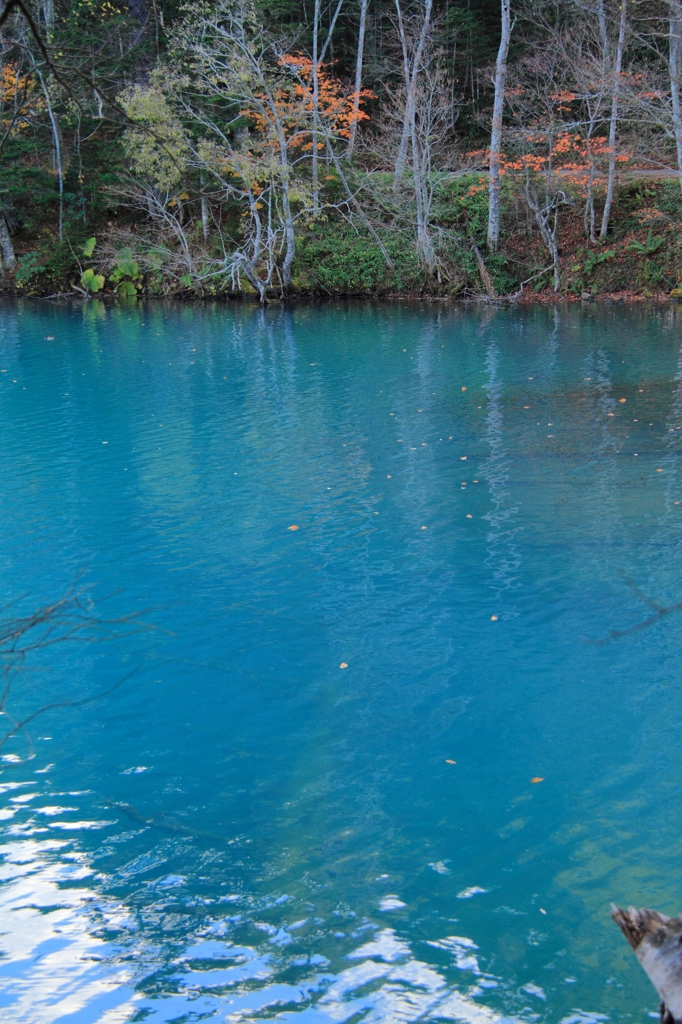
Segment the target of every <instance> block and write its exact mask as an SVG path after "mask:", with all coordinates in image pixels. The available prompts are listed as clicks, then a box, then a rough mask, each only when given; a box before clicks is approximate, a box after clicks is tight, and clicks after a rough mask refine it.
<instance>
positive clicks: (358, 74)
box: [348, 0, 368, 156]
mask: <svg viewBox="0 0 682 1024" xmlns="http://www.w3.org/2000/svg"><path fill="white" fill-rule="evenodd" d="M367 6H368V0H360V27H359V28H358V52H357V55H356V58H355V93H354V95H353V123H352V124H351V126H350V137H349V139H348V156H352V155H353V149H354V148H355V136H356V133H357V127H358V114H359V112H360V92H361V90H362V60H363V55H364V51H365V31H366V28H367Z"/></svg>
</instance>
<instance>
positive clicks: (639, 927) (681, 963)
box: [611, 906, 682, 1024]
mask: <svg viewBox="0 0 682 1024" xmlns="http://www.w3.org/2000/svg"><path fill="white" fill-rule="evenodd" d="M611 917H612V918H613V920H614V921H615V922H616V924H617V925H618V926H619V927H620V930H621V931H622V933H623V935H624V936H625V938H626V939H627V940H628V942H629V943H630V945H631V946H632V948H633V949H634V951H635V956H636V957H637V959H638V960H639V962H640V964H641V965H642V967H643V968H644V970H645V971H646V973H647V976H648V978H649V981H650V982H651V983H652V985H653V986H654V988H655V989H656V991H657V992H658V994H659V996H660V998H661V1007H660V1010H661V1024H682V916H681V917H666V916H665V914H660V913H659V912H658V910H648V909H647V908H646V907H643V908H642V909H641V910H636V909H635V907H628V909H627V910H621V909H620V908H619V907H615V906H612V907H611Z"/></svg>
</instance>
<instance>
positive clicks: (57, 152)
mask: <svg viewBox="0 0 682 1024" xmlns="http://www.w3.org/2000/svg"><path fill="white" fill-rule="evenodd" d="M36 70H37V69H36ZM37 73H38V78H39V79H40V84H41V86H42V89H43V95H44V97H45V105H46V106H47V113H48V116H49V118H50V125H51V126H52V143H53V146H54V162H55V168H56V170H57V181H58V184H59V241H60V242H61V241H62V240H63V237H64V167H63V164H62V137H61V132H60V130H59V124H58V123H57V119H56V117H55V114H54V110H53V109H52V104H51V102H50V93H49V91H48V88H47V85H46V84H45V79H44V78H43V76H42V74H41V73H40V71H38V72H37Z"/></svg>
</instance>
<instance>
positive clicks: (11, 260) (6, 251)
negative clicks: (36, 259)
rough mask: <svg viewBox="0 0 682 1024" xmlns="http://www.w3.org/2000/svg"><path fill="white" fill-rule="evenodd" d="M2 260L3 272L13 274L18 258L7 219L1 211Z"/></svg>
mask: <svg viewBox="0 0 682 1024" xmlns="http://www.w3.org/2000/svg"><path fill="white" fill-rule="evenodd" d="M0 262H1V263H2V270H3V273H5V274H7V273H10V274H11V273H13V272H14V268H15V267H16V263H17V260H16V256H15V255H14V246H13V245H12V239H11V238H10V233H9V228H8V227H7V221H6V220H5V216H4V214H3V213H0Z"/></svg>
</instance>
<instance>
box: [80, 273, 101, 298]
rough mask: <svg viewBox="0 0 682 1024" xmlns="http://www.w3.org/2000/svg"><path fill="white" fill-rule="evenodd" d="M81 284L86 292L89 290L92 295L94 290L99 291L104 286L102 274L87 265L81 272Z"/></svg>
mask: <svg viewBox="0 0 682 1024" xmlns="http://www.w3.org/2000/svg"><path fill="white" fill-rule="evenodd" d="M81 286H82V287H83V288H85V290H86V292H91V293H92V294H93V295H94V294H95V292H100V291H101V290H102V288H104V274H96V273H95V271H94V270H93V269H92V268H91V267H88V269H87V270H84V271H83V273H82V274H81Z"/></svg>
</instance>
